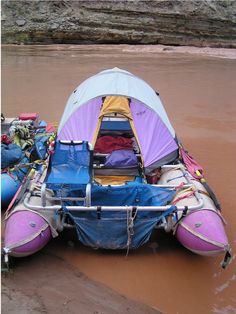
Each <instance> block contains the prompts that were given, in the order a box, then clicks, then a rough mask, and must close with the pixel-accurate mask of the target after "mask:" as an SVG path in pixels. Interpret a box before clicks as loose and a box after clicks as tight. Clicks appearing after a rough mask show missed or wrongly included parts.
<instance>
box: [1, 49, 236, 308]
mask: <svg viewBox="0 0 236 314" xmlns="http://www.w3.org/2000/svg"><path fill="white" fill-rule="evenodd" d="M187 52H188V51H186V53H177V52H175V51H171V50H167V51H166V52H161V51H160V50H158V49H157V51H155V49H154V48H153V46H152V49H148V48H147V49H145V47H144V46H143V47H142V49H138V47H136V48H135V49H134V48H132V47H129V46H115V47H114V46H95V47H94V46H69V45H67V46H56V45H53V46H48V47H47V46H45V47H42V46H27V47H26V46H7V47H4V46H3V47H2V112H3V113H4V114H5V115H6V116H16V115H17V114H19V112H27V111H28V112H38V113H39V115H40V117H41V118H43V119H45V120H47V121H59V120H60V117H61V115H62V113H63V110H64V106H65V103H66V101H67V99H68V97H69V95H70V93H71V92H72V91H73V89H74V88H75V87H76V86H77V85H78V84H79V83H80V82H82V81H83V80H84V79H86V78H88V77H89V76H91V75H93V74H95V73H97V72H98V71H100V70H103V69H107V68H111V67H115V66H117V67H120V68H122V69H126V70H128V71H130V72H132V73H134V74H135V75H137V76H139V77H141V78H142V79H144V80H145V81H147V82H148V83H149V84H150V85H151V86H152V87H153V88H154V89H156V90H157V91H159V92H160V96H161V99H162V101H163V104H164V106H165V108H166V111H167V113H168V116H169V118H170V121H171V122H172V125H173V127H174V128H175V130H176V133H177V135H178V137H179V138H180V139H181V140H182V142H183V143H184V145H185V146H186V148H187V149H188V150H189V151H190V152H191V153H192V155H194V156H195V158H196V159H197V160H198V161H199V163H201V164H202V165H203V166H204V168H205V174H206V177H207V179H208V183H209V184H210V185H211V186H212V188H213V189H214V190H215V192H216V194H217V196H218V198H219V200H220V202H221V204H222V208H223V215H224V217H225V219H226V221H227V222H228V224H227V226H226V230H227V234H228V237H229V241H230V243H231V246H232V249H233V250H232V255H233V261H232V263H231V264H230V265H229V267H228V268H227V269H226V270H222V269H221V267H220V262H221V260H222V256H220V257H215V258H209V257H208V258H207V257H200V256H197V255H194V254H192V253H190V252H188V251H187V250H186V249H184V248H183V247H182V246H181V245H180V244H178V242H177V241H176V240H175V239H174V238H172V236H171V235H170V236H166V235H164V234H163V233H160V232H159V233H154V235H153V236H152V239H151V242H150V243H148V244H147V245H145V246H144V247H142V248H140V249H138V250H136V251H133V252H131V253H130V254H129V256H128V257H127V258H126V257H125V252H106V251H100V250H92V249H90V248H86V247H83V246H82V245H80V244H78V243H76V244H75V245H74V246H71V245H67V244H66V241H64V240H63V241H59V239H58V240H57V239H56V240H54V241H53V242H52V243H51V244H49V245H48V246H47V248H46V249H47V250H49V251H50V252H51V253H52V254H55V255H57V256H60V257H62V258H63V259H65V260H66V261H67V262H69V263H71V264H72V265H73V266H75V267H77V268H78V269H79V270H80V271H82V272H84V273H85V274H86V275H87V276H89V277H90V278H92V279H94V280H96V281H99V282H102V283H104V284H105V285H106V286H108V287H111V288H112V289H114V290H116V291H118V292H119V293H121V294H123V295H125V296H127V297H129V298H131V299H134V300H138V301H141V302H143V303H146V304H149V305H151V306H154V307H156V308H159V309H160V310H161V311H163V312H165V313H170V314H172V313H176V314H177V313H179V314H189V313H223V314H231V313H236V267H235V266H236V262H235V256H236V253H235V249H236V206H235V201H236V196H235V185H236V180H235V178H236V171H235V163H236V102H235V99H236V56H235V58H234V57H233V58H232V53H231V58H227V56H226V58H222V57H217V54H216V55H215V56H210V55H208V54H205V55H204V54H203V55H200V54H189V53H187ZM39 257H40V256H39ZM62 284H63V283H62Z"/></svg>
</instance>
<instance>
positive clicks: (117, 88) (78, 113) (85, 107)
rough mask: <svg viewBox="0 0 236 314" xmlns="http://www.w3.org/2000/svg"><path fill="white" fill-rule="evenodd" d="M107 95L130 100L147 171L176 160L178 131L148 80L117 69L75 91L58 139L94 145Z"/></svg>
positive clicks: (104, 73) (85, 82)
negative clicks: (176, 133)
mask: <svg viewBox="0 0 236 314" xmlns="http://www.w3.org/2000/svg"><path fill="white" fill-rule="evenodd" d="M105 96H124V97H127V98H128V99H129V108H130V116H131V120H132V121H133V125H134V128H135V131H136V132H135V133H136V136H137V139H138V142H139V145H140V149H141V153H142V158H143V161H144V167H145V169H146V172H149V171H151V170H152V169H154V168H156V167H157V166H160V165H162V164H164V163H167V162H170V161H172V160H173V159H175V158H176V157H177V150H178V145H177V144H176V141H175V131H174V129H173V127H172V126H171V123H170V121H169V119H168V116H167V114H166V111H165V109H164V107H163V105H162V103H161V100H160V97H159V96H158V95H157V93H156V92H155V91H154V90H153V89H152V88H151V87H150V86H149V85H148V84H147V83H146V82H145V81H143V80H142V79H140V78H138V77H136V76H134V75H133V74H131V73H129V72H127V71H124V70H121V69H118V68H114V69H110V70H105V71H102V72H100V73H98V74H96V75H94V76H92V77H90V78H88V79H87V80H85V81H84V82H83V83H82V84H80V85H79V86H78V87H77V88H76V89H75V90H74V92H73V93H72V94H71V96H70V97H69V99H68V102H67V105H66V108H65V110H64V113H63V116H62V119H61V122H60V125H59V129H58V139H59V140H73V141H78V140H83V141H88V142H92V140H93V138H94V134H95V133H96V131H97V124H98V121H99V117H100V114H101V109H102V106H103V100H104V97H105ZM119 110H121V106H120V107H117V112H119Z"/></svg>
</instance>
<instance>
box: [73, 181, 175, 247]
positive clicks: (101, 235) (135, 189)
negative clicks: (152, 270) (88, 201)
mask: <svg viewBox="0 0 236 314" xmlns="http://www.w3.org/2000/svg"><path fill="white" fill-rule="evenodd" d="M174 194H175V191H174V190H171V189H167V188H160V187H155V186H150V185H148V184H143V183H131V184H126V185H124V186H93V187H92V205H94V206H95V205H96V206H125V205H128V206H158V205H165V204H167V202H168V201H170V200H171V199H172V198H173V196H174ZM162 214H163V212H157V211H156V212H154V211H138V212H137V214H136V216H135V219H134V227H133V231H134V233H133V235H132V236H131V243H130V245H129V248H131V249H136V248H138V247H139V246H141V245H143V244H144V243H146V242H147V241H148V240H149V238H150V235H151V233H152V230H153V228H154V226H155V225H156V224H157V223H158V221H159V220H160V217H161V215H162ZM68 215H69V216H70V218H71V219H72V221H73V222H74V223H75V225H76V229H77V235H78V238H79V240H80V241H81V242H82V243H83V244H84V245H88V246H91V247H95V248H105V249H125V248H127V246H128V245H127V241H128V239H129V236H130V233H129V232H128V225H129V223H128V222H129V218H130V215H131V213H130V211H101V212H96V211H93V212H91V211H84V212H81V211H77V212H73V213H72V212H69V213H68Z"/></svg>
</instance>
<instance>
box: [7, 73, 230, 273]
mask: <svg viewBox="0 0 236 314" xmlns="http://www.w3.org/2000/svg"><path fill="white" fill-rule="evenodd" d="M50 147H51V151H50V155H49V156H50V157H49V158H48V159H47V160H46V162H45V164H44V165H43V167H42V168H41V169H36V171H35V173H34V174H33V175H32V177H31V179H30V182H29V185H28V188H27V190H26V191H25V193H24V195H23V196H22V198H21V200H20V202H19V203H18V204H17V206H15V207H14V208H13V210H12V211H10V212H8V214H7V217H6V229H5V246H4V252H5V256H6V258H7V256H8V255H12V256H27V255H29V254H32V253H34V252H36V251H38V250H40V249H41V248H42V247H43V246H44V245H45V244H46V243H48V241H49V240H50V239H51V238H52V237H56V236H57V235H58V233H59V232H62V231H63V230H64V229H65V228H75V229H76V231H77V235H78V240H79V241H81V242H82V243H83V244H84V245H87V246H90V247H93V248H105V249H126V250H129V249H137V248H138V247H139V246H141V245H143V244H144V243H146V242H147V241H148V240H149V238H150V236H151V234H152V231H153V229H154V228H160V229H164V230H165V231H166V232H171V233H173V235H175V236H176V237H177V239H178V240H179V242H180V243H181V244H182V245H183V246H184V247H186V248H187V249H189V250H191V251H192V252H194V253H197V254H200V255H206V256H210V255H217V254H225V259H224V262H223V267H225V266H226V265H227V263H228V262H229V260H230V245H229V243H228V239H227V236H226V233H225V228H224V227H225V222H224V219H223V217H222V214H221V208H220V205H219V203H218V201H217V199H216V196H215V195H214V193H213V192H212V190H211V189H210V187H209V186H208V185H207V184H206V181H205V178H204V172H203V169H202V167H201V166H200V165H198V164H197V162H196V161H195V160H194V159H193V158H192V157H191V156H190V155H189V154H188V153H187V152H186V151H185V150H184V148H183V146H182V145H181V144H180V142H179V140H178V139H177V137H176V134H175V131H174V129H173V127H172V125H171V123H170V121H169V119H168V116H167V114H166V111H165V109H164V107H163V105H162V103H161V100H160V97H159V95H158V93H156V92H155V91H154V90H153V89H152V88H151V87H150V86H149V85H148V84H147V83H146V82H144V81H143V80H141V79H140V78H138V77H136V76H134V75H133V74H131V73H129V72H127V71H124V70H121V69H118V68H114V69H110V70H106V71H103V72H100V73H98V74H96V75H94V76H92V77H90V78H89V79H87V80H86V81H84V82H83V83H82V84H81V85H79V86H78V88H76V89H75V90H74V91H73V93H72V94H71V96H70V98H69V99H68V102H67V105H66V108H65V110H64V113H63V116H62V119H61V122H60V125H59V129H58V132H57V134H56V137H55V140H54V141H53V142H52V143H51V146H50ZM157 241H158V240H157Z"/></svg>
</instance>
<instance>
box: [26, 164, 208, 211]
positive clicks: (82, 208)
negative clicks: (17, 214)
mask: <svg viewBox="0 0 236 314" xmlns="http://www.w3.org/2000/svg"><path fill="white" fill-rule="evenodd" d="M162 168H173V169H174V168H178V169H179V170H180V171H182V173H183V176H184V177H185V179H186V181H187V184H184V185H183V186H182V187H181V189H185V188H190V187H194V184H193V183H192V182H191V181H190V179H189V178H188V172H187V171H186V170H184V169H183V167H180V165H164V166H162ZM152 186H156V187H162V188H165V187H167V188H177V187H179V185H175V184H173V185H168V184H165V185H164V184H152ZM31 193H32V191H29V192H28V193H27V194H26V196H25V198H24V205H25V207H26V208H29V209H32V210H36V211H41V210H59V209H62V205H52V206H47V205H46V202H47V200H48V201H60V202H62V201H82V200H84V201H85V206H64V208H66V209H67V210H69V211H97V210H98V209H99V210H101V211H128V210H133V209H134V208H135V209H136V210H137V211H138V210H140V211H166V210H168V209H169V208H170V207H171V206H173V205H164V206H91V184H90V183H89V184H87V185H86V196H85V198H82V197H53V196H47V195H46V184H45V183H44V184H42V189H41V198H42V206H40V205H32V204H30V203H29V200H30V197H31ZM193 195H194V196H195V197H196V199H197V201H198V204H197V205H192V206H188V209H189V210H198V209H201V208H202V207H203V205H204V202H203V198H202V196H201V195H200V194H199V193H198V191H197V190H195V191H194V193H193ZM176 209H177V211H178V212H182V211H184V210H186V206H176Z"/></svg>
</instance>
